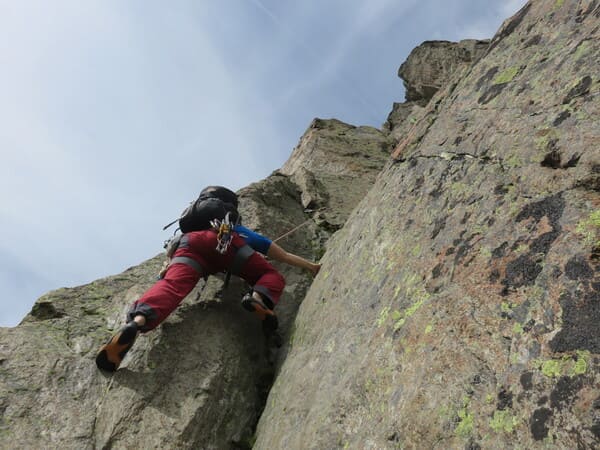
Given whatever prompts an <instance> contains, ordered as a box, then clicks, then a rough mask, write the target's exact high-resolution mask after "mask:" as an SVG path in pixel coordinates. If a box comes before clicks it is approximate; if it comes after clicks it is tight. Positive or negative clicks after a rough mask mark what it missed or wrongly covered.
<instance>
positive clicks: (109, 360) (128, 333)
mask: <svg viewBox="0 0 600 450" xmlns="http://www.w3.org/2000/svg"><path fill="white" fill-rule="evenodd" d="M137 333H138V325H137V323H135V322H133V321H131V322H129V323H128V324H127V325H125V326H124V327H123V328H121V329H120V330H119V332H118V333H117V334H115V335H114V336H113V337H111V338H110V340H109V341H108V342H107V343H106V344H104V345H103V346H102V347H100V351H99V352H98V354H97V355H96V365H97V366H98V369H101V370H106V371H107V372H114V371H115V370H117V369H118V368H119V366H120V365H121V361H123V358H125V355H126V354H127V352H128V351H129V349H130V348H131V347H132V346H133V343H134V342H135V338H136V337H137Z"/></svg>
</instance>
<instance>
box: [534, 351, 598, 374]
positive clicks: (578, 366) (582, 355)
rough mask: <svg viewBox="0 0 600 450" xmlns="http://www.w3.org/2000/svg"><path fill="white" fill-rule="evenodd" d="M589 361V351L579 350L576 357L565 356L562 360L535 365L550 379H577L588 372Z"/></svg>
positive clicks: (536, 363) (540, 362)
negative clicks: (567, 377) (565, 377)
mask: <svg viewBox="0 0 600 450" xmlns="http://www.w3.org/2000/svg"><path fill="white" fill-rule="evenodd" d="M589 359H590V352H589V351H587V350H586V351H582V350H577V351H576V352H575V355H572V356H571V355H565V356H563V357H562V358H560V359H548V360H546V361H539V360H538V361H536V362H535V365H536V366H537V367H538V369H539V370H540V371H541V372H542V373H543V374H544V375H545V376H547V377H548V378H558V377H562V376H569V377H575V376H577V375H583V374H585V373H586V372H587V369H588V366H589Z"/></svg>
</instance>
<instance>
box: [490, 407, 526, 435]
mask: <svg viewBox="0 0 600 450" xmlns="http://www.w3.org/2000/svg"><path fill="white" fill-rule="evenodd" d="M518 424H519V420H518V419H517V418H516V417H515V416H513V415H511V414H510V412H509V411H508V410H504V411H498V410H496V411H495V412H494V417H493V418H492V420H490V427H491V428H492V430H494V431H495V432H496V433H499V432H505V433H512V432H513V430H514V429H515V427H516V426H517V425H518Z"/></svg>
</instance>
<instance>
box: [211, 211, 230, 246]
mask: <svg viewBox="0 0 600 450" xmlns="http://www.w3.org/2000/svg"><path fill="white" fill-rule="evenodd" d="M210 224H211V225H212V227H213V228H214V229H215V230H217V247H216V250H217V251H218V252H219V253H220V254H221V255H224V254H225V253H227V249H229V244H231V240H232V239H233V226H232V224H231V221H230V220H229V213H227V214H226V215H225V218H224V219H223V221H220V220H218V219H215V220H212V221H211V222H210Z"/></svg>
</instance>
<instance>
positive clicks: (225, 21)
mask: <svg viewBox="0 0 600 450" xmlns="http://www.w3.org/2000/svg"><path fill="white" fill-rule="evenodd" d="M525 3H526V1H525V0H362V1H360V0H304V1H290V0H212V1H211V0H195V1H192V0H189V1H188V0H174V1H171V2H162V1H155V0H86V1H81V0H53V1H52V2H48V1H46V0H19V1H15V0H0V68H1V70H0V293H1V294H0V326H3V327H7V326H15V325H17V324H18V323H19V322H20V321H21V320H22V319H23V317H24V316H25V315H26V314H27V313H28V312H29V311H30V310H31V307H32V306H33V304H34V302H35V301H36V300H37V299H38V298H39V297H40V296H41V295H43V294H45V293H47V292H49V291H52V290H54V289H58V288H61V287H74V286H78V285H82V284H85V283H89V282H92V281H94V280H96V279H99V278H103V277H106V276H110V275H114V274H118V273H121V272H122V271H124V270H125V269H127V268H128V267H131V266H135V265H138V264H140V263H141V262H143V261H145V260H146V259H148V258H151V257H153V256H155V255H157V254H158V253H160V252H161V251H162V243H163V241H164V240H165V239H167V238H168V237H169V236H170V235H171V230H168V231H163V230H162V227H163V225H165V224H167V223H169V222H170V221H171V220H173V219H175V218H177V217H178V216H179V214H180V212H181V211H182V210H183V209H184V208H185V207H186V206H187V205H188V204H189V202H190V201H192V200H193V199H194V198H195V197H196V196H197V195H198V193H199V192H200V190H201V189H202V188H203V187H204V186H207V185H212V184H219V185H225V186H229V187H230V188H232V189H234V190H237V189H239V188H242V187H244V186H247V185H248V184H250V183H252V182H256V181H259V180H261V179H263V178H265V177H267V176H268V175H269V174H270V173H272V172H273V171H274V170H277V169H278V168H280V167H281V166H282V165H283V163H284V162H285V161H286V160H287V159H288V157H289V156H290V154H291V152H292V150H293V148H294V147H295V146H296V144H297V143H298V141H299V139H300V137H301V136H302V134H303V133H304V131H305V130H306V128H307V127H308V125H309V124H310V122H311V120H312V119H313V118H315V117H320V118H336V119H339V120H342V121H344V122H347V123H351V124H353V125H370V126H374V127H377V128H380V127H381V125H382V124H383V123H384V122H385V120H386V118H387V115H388V114H389V112H390V110H391V108H392V104H393V102H401V101H404V88H403V84H402V80H401V79H400V78H398V76H397V72H398V67H399V66H400V64H401V63H402V62H403V61H404V60H405V59H406V58H407V56H408V54H409V53H410V51H411V50H412V49H413V48H414V47H416V46H417V45H419V44H420V43H422V42H423V41H426V40H450V41H458V40H461V39H468V38H491V37H492V36H493V35H494V34H495V32H496V31H497V29H498V28H499V27H500V25H501V24H502V22H503V20H505V19H507V18H508V17H510V16H511V15H513V14H514V13H515V12H517V11H518V10H519V9H520V8H521V7H522V6H523V5H524V4H525Z"/></svg>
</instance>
